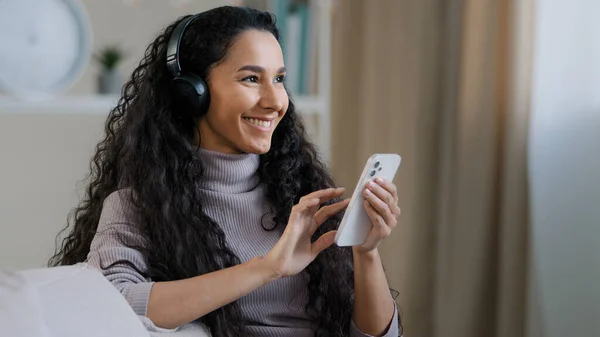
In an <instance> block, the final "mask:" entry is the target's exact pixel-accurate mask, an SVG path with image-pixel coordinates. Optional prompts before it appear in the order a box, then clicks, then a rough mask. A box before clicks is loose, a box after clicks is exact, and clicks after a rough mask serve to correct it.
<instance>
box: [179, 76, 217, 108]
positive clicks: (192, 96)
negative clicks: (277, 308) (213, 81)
mask: <svg viewBox="0 0 600 337" xmlns="http://www.w3.org/2000/svg"><path fill="white" fill-rule="evenodd" d="M172 86H173V87H172V90H173V94H174V96H175V97H174V98H175V104H176V106H179V107H182V108H184V109H190V110H191V111H189V112H188V113H189V114H190V115H194V116H197V117H201V116H203V115H204V114H206V112H207V111H208V106H209V104H210V94H209V91H208V86H207V85H206V83H205V82H204V80H203V79H202V78H200V76H196V75H194V74H182V75H180V76H177V77H175V78H174V79H173V84H172Z"/></svg>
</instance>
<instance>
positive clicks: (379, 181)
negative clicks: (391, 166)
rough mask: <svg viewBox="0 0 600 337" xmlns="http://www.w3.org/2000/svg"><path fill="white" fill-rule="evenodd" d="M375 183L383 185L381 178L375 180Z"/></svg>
mask: <svg viewBox="0 0 600 337" xmlns="http://www.w3.org/2000/svg"><path fill="white" fill-rule="evenodd" d="M375 181H377V182H378V183H380V184H383V179H382V178H376V179H375Z"/></svg>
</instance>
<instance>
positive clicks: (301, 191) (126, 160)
mask: <svg viewBox="0 0 600 337" xmlns="http://www.w3.org/2000/svg"><path fill="white" fill-rule="evenodd" d="M182 19H183V18H180V19H178V20H177V21H176V22H174V23H173V24H171V25H169V26H168V27H166V28H165V29H164V30H163V31H162V32H161V33H160V34H159V35H158V36H157V37H156V39H155V40H154V41H153V42H152V43H151V44H150V46H149V47H148V48H147V50H146V52H145V55H144V57H143V59H142V60H141V62H140V63H139V66H138V67H137V68H136V69H135V70H134V71H133V74H132V77H131V79H130V80H129V81H128V82H127V83H126V84H125V86H124V87H123V92H122V97H121V98H120V100H119V102H118V105H117V106H116V107H115V108H114V109H113V110H112V111H111V112H110V114H109V115H108V118H107V121H106V125H105V138H104V139H103V140H102V141H101V142H100V143H99V144H98V145H97V147H96V151H95V154H94V156H93V159H92V161H91V165H90V166H91V167H90V169H91V172H90V174H89V176H88V179H87V181H88V185H87V188H86V192H85V197H84V199H83V200H82V202H81V203H80V205H79V206H78V207H77V208H75V209H74V210H73V212H72V213H71V215H70V217H69V221H68V222H69V225H67V227H66V228H65V230H64V231H65V232H66V233H67V236H66V237H65V238H64V239H63V240H62V243H61V244H60V245H59V247H57V252H56V254H55V255H54V256H53V257H52V258H51V259H50V261H49V265H50V266H56V265H70V264H75V263H78V262H83V261H85V260H86V258H87V255H88V253H89V249H90V243H91V242H92V239H93V237H94V235H95V233H96V230H97V225H98V221H99V218H100V214H101V212H102V204H103V201H104V199H105V198H106V197H107V196H108V195H109V194H111V193H112V192H114V191H116V190H118V189H121V188H125V187H126V188H130V189H131V190H132V191H134V192H135V193H132V194H134V195H135V196H136V197H135V198H134V199H135V200H132V202H133V203H134V204H135V206H136V207H137V209H138V210H139V213H140V215H141V222H140V224H139V226H140V228H139V230H140V232H141V233H142V234H143V235H144V238H145V241H144V245H143V247H138V248H139V249H140V250H141V252H142V254H143V255H144V256H145V258H146V260H147V264H148V270H147V272H146V276H147V277H150V278H151V279H152V280H153V281H169V280H178V279H185V278H190V277H194V276H197V275H201V274H205V273H210V272H213V271H216V270H219V269H222V268H227V267H230V266H233V265H236V264H238V263H239V262H240V261H239V259H238V258H237V256H236V255H235V254H234V253H233V252H232V251H231V249H230V248H229V247H228V246H227V243H226V241H225V235H224V232H223V231H222V229H221V228H220V227H219V225H218V224H217V223H215V222H214V221H213V220H211V219H210V218H209V217H208V216H207V215H206V214H205V213H204V211H203V205H204V200H202V198H201V197H200V195H199V192H198V190H199V189H198V187H197V186H198V185H197V182H198V179H202V171H203V167H202V163H201V161H199V160H198V156H197V154H196V151H197V146H196V145H194V143H193V138H194V136H195V135H197V133H198V130H197V129H198V128H197V126H198V116H195V115H194V114H190V113H189V111H185V109H182V108H180V107H179V105H177V104H176V103H177V102H174V100H173V99H172V95H171V93H170V84H171V80H172V76H171V75H170V73H169V72H168V70H167V67H166V48H167V43H168V40H169V37H170V35H171V33H172V31H173V29H174V27H175V26H176V25H177V24H178V23H179V22H181V20H182ZM249 29H256V30H261V31H267V32H271V33H272V34H273V35H274V36H275V37H276V38H277V39H279V32H278V29H277V27H276V21H275V17H274V16H272V15H271V14H269V13H266V12H261V11H258V10H254V9H250V8H242V7H228V6H226V7H220V8H215V9H212V10H209V11H206V12H203V13H201V14H200V17H199V18H198V19H197V20H195V21H194V22H193V23H192V24H190V26H188V28H187V30H186V34H185V37H184V38H183V41H182V46H181V54H182V58H181V60H180V61H181V63H182V66H183V68H184V69H192V70H193V71H194V72H195V73H196V74H198V75H200V76H201V77H203V78H207V77H208V75H209V72H210V70H211V67H213V66H214V65H216V64H218V62H219V61H221V60H222V59H223V58H224V57H225V56H226V54H227V51H228V49H229V48H230V46H231V44H232V41H233V40H234V39H235V37H236V36H238V35H239V34H240V33H241V32H243V31H246V30H249ZM260 162H261V163H260V168H259V170H260V176H261V179H262V182H263V184H265V186H266V187H267V188H266V189H267V192H266V198H267V199H268V201H269V202H270V204H271V205H272V206H273V209H274V210H275V212H274V213H275V214H273V215H272V216H273V217H274V218H275V219H276V223H277V224H278V225H279V226H285V225H286V224H287V221H288V217H289V214H290V211H291V208H292V206H293V205H294V204H296V203H297V202H298V201H299V199H300V197H302V196H303V195H306V194H309V193H311V192H313V191H316V190H319V189H323V188H327V187H333V186H334V182H333V181H332V178H331V174H330V172H328V169H327V168H326V166H325V165H324V164H323V163H322V162H321V161H320V159H319V157H318V153H317V151H316V149H315V147H314V146H313V145H312V144H311V143H310V142H309V141H308V140H307V135H306V133H305V129H304V126H303V124H302V121H301V119H300V118H299V116H298V115H297V113H296V111H295V108H294V104H293V102H292V101H291V100H290V102H289V108H288V110H287V113H286V114H285V116H284V117H283V119H282V120H281V122H280V123H279V125H278V127H277V128H276V130H275V131H274V134H273V139H272V147H271V149H270V150H269V152H268V153H266V154H264V155H261V160H260ZM339 220H340V219H339V216H337V217H334V218H332V219H330V220H329V221H328V222H326V223H325V224H324V225H323V226H321V228H320V229H319V230H318V231H317V233H315V238H317V237H318V236H320V235H321V234H323V233H325V232H326V231H329V230H333V229H336V228H337V226H338V223H339ZM72 223H74V225H73V226H72V228H71V226H70V225H71V224H72ZM265 230H268V229H265ZM307 272H308V275H309V278H310V280H309V283H308V288H309V299H308V303H307V305H306V308H305V310H306V312H307V314H308V315H309V316H310V317H311V318H312V320H313V322H315V327H314V329H315V331H316V332H317V333H316V335H318V336H346V335H347V334H348V328H349V325H350V320H351V318H352V312H353V303H354V294H353V292H354V280H353V267H352V250H351V249H348V248H340V247H337V246H335V245H334V246H332V247H331V248H329V249H327V250H325V251H324V252H323V253H321V254H320V255H319V256H318V257H317V259H316V260H315V261H314V262H313V263H311V264H310V265H309V266H308V267H307ZM200 321H201V322H202V323H205V324H206V325H207V326H208V327H210V329H211V332H212V333H213V335H214V336H240V335H244V331H243V324H244V322H243V321H242V319H241V316H240V310H239V305H238V304H237V303H236V302H233V303H231V304H228V305H226V306H224V307H221V308H219V309H217V310H214V311H213V312H211V313H209V314H207V315H205V316H204V317H202V318H200Z"/></svg>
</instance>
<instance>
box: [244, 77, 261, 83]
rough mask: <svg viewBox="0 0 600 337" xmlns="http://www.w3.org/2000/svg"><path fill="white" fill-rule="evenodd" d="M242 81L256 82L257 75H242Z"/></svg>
mask: <svg viewBox="0 0 600 337" xmlns="http://www.w3.org/2000/svg"><path fill="white" fill-rule="evenodd" d="M242 81H244V82H252V83H257V82H258V77H256V76H255V75H252V76H247V77H244V78H243V79H242Z"/></svg>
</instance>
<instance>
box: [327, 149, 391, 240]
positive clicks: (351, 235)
mask: <svg viewBox="0 0 600 337" xmlns="http://www.w3.org/2000/svg"><path fill="white" fill-rule="evenodd" d="M401 161H402V158H401V157H400V156H399V155H397V154H395V153H377V154H374V155H372V156H371V157H370V158H369V160H367V164H366V165H365V168H364V169H363V172H362V174H361V175H360V179H358V183H357V184H356V188H355V189H354V192H353V193H352V197H351V198H350V204H349V205H348V207H347V208H346V211H345V213H344V217H343V218H342V221H341V222H340V226H339V227H338V230H337V234H336V235H335V243H336V244H337V245H338V246H359V245H362V244H363V243H364V242H365V240H366V238H367V235H368V234H369V231H370V230H371V228H372V225H371V221H370V220H369V216H368V215H367V211H366V210H365V206H364V201H365V198H364V197H363V194H362V192H363V190H364V187H365V184H366V183H367V182H369V181H371V180H373V179H375V178H378V177H381V178H383V179H385V180H388V181H392V180H393V179H394V176H395V175H396V171H398V167H400V162H401Z"/></svg>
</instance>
